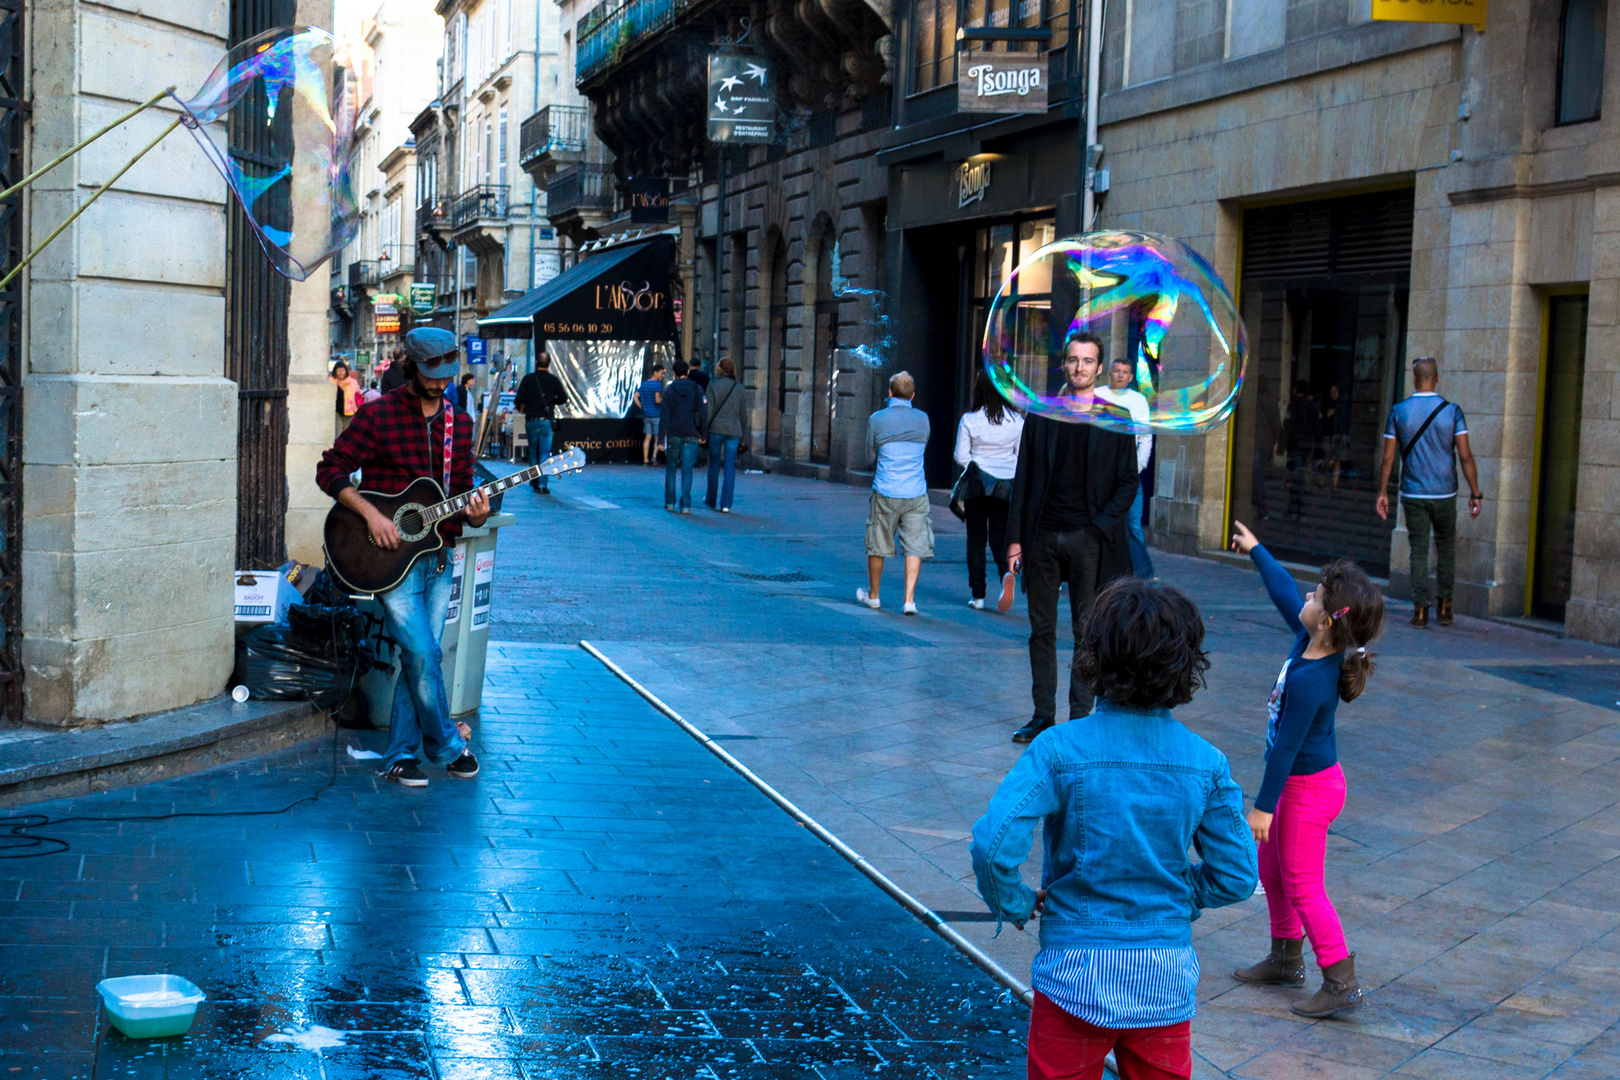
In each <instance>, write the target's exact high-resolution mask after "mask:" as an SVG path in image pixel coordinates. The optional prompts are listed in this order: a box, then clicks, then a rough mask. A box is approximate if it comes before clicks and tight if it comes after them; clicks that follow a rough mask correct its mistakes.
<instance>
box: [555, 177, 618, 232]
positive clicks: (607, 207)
mask: <svg viewBox="0 0 1620 1080" xmlns="http://www.w3.org/2000/svg"><path fill="white" fill-rule="evenodd" d="M615 197H616V193H615V191H614V186H613V170H612V169H611V168H610V167H608V166H606V165H589V164H579V165H572V166H570V167H568V168H566V169H564V170H562V171H561V172H559V173H558V174H557V175H556V176H553V177H552V178H551V183H550V184H549V185H547V187H546V216H547V217H548V218H550V219H552V220H553V221H555V220H556V219H557V218H560V217H562V216H563V215H565V214H570V213H577V212H579V211H581V210H595V211H598V212H601V213H606V214H611V213H612V212H613V208H614V204H615Z"/></svg>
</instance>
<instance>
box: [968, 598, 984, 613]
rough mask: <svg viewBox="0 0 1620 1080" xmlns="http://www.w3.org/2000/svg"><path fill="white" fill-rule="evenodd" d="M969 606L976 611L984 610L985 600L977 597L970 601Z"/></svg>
mask: <svg viewBox="0 0 1620 1080" xmlns="http://www.w3.org/2000/svg"><path fill="white" fill-rule="evenodd" d="M968 607H970V608H972V609H973V610H974V611H983V610H984V601H983V600H982V599H979V598H977V597H976V598H974V599H972V600H969V601H968Z"/></svg>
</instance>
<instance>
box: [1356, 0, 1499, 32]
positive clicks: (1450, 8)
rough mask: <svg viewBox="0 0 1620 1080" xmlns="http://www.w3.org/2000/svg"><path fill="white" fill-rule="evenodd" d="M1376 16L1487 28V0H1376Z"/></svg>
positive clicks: (1394, 20)
mask: <svg viewBox="0 0 1620 1080" xmlns="http://www.w3.org/2000/svg"><path fill="white" fill-rule="evenodd" d="M1372 17H1373V18H1374V19H1382V20H1384V21H1386V22H1426V23H1459V24H1461V23H1472V24H1473V27H1474V29H1475V30H1484V29H1485V0H1372Z"/></svg>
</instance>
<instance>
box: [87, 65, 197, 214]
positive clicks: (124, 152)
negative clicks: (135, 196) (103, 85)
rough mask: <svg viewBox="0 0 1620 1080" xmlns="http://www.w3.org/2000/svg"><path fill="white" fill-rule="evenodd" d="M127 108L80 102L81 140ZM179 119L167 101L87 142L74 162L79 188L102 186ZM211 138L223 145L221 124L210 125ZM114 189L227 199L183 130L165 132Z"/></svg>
mask: <svg viewBox="0 0 1620 1080" xmlns="http://www.w3.org/2000/svg"><path fill="white" fill-rule="evenodd" d="M198 85H201V84H200V83H199V84H198ZM156 89H161V88H155V89H154V91H152V92H156ZM196 89H197V87H195V86H193V87H184V86H183V87H181V88H180V91H181V96H182V97H184V96H186V95H188V94H190V93H191V92H192V91H194V90H196ZM128 109H129V105H128V103H127V102H123V101H104V100H101V99H98V98H84V99H83V101H82V105H81V109H80V114H79V132H80V135H79V137H80V138H84V137H86V136H88V135H90V134H92V133H93V132H95V131H96V130H98V129H99V128H101V127H103V126H105V125H106V124H109V123H111V122H112V121H113V120H114V119H115V118H116V117H118V116H119V115H120V114H122V113H124V112H127V111H128ZM178 115H180V110H179V108H178V107H177V106H174V105H173V104H172V103H166V105H160V106H158V107H157V108H152V109H148V110H146V111H145V112H143V113H141V114H140V115H139V116H137V117H135V118H134V119H132V120H127V121H125V122H124V123H122V124H120V125H119V126H118V127H116V128H114V129H113V130H112V131H109V132H108V133H107V134H105V135H103V136H102V137H101V138H100V139H97V140H96V141H95V142H93V143H91V144H90V145H89V146H88V147H86V148H85V149H84V151H83V153H81V154H80V155H79V158H78V168H79V184H80V185H81V187H82V188H85V189H93V188H97V187H100V186H101V185H102V184H104V183H106V182H107V181H108V180H109V179H111V177H112V176H113V174H114V173H116V172H117V171H118V170H119V169H121V168H123V167H124V165H125V163H126V162H128V161H129V160H130V159H131V158H133V157H134V156H135V155H136V154H138V153H140V152H141V148H142V147H144V146H146V144H147V143H149V142H151V141H152V140H153V139H155V138H157V137H158V135H159V134H160V133H161V132H162V131H163V129H164V128H166V127H168V126H169V124H171V123H173V122H174V119H175V117H176V116H178ZM209 134H210V135H211V137H212V138H213V139H214V141H215V144H216V145H223V144H224V140H225V131H224V125H222V124H215V125H213V128H212V130H211V131H210V133H209ZM112 190H113V191H128V192H138V193H140V194H145V195H158V196H163V197H167V198H180V199H190V200H194V201H197V202H214V203H223V202H224V201H225V179H224V177H222V176H220V175H219V170H218V169H216V168H214V166H213V165H212V164H210V163H209V161H208V158H207V157H206V156H204V154H203V151H202V147H200V146H198V145H197V140H196V139H195V138H194V137H193V136H192V134H191V132H189V131H188V130H186V129H185V128H184V127H180V128H176V129H175V130H174V131H171V132H169V134H168V136H167V137H166V138H164V140H163V141H162V142H160V143H158V144H157V146H155V147H153V148H152V149H151V150H150V151H148V152H147V154H146V156H144V157H142V158H141V159H140V160H139V161H137V162H136V163H135V165H134V166H133V167H132V168H131V169H130V170H129V171H128V172H126V173H125V174H124V175H123V176H122V177H121V178H119V181H118V183H117V184H116V185H115V186H114V187H113V189H112ZM84 194H85V196H86V197H88V196H89V195H90V194H91V192H90V191H89V190H86V191H85V192H84ZM108 194H111V192H109V193H108ZM102 198H103V199H106V198H107V196H106V195H103V196H102ZM81 220H83V219H81Z"/></svg>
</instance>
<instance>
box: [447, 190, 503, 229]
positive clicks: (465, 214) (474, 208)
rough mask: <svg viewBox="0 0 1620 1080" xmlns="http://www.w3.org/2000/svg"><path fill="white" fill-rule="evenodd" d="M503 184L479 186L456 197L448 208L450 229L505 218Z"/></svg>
mask: <svg viewBox="0 0 1620 1080" xmlns="http://www.w3.org/2000/svg"><path fill="white" fill-rule="evenodd" d="M507 191H508V188H507V185H505V184H479V185H478V186H476V187H471V188H468V189H467V190H466V191H463V192H462V193H461V194H460V195H458V196H456V201H455V203H454V204H453V205H452V206H451V208H450V227H451V228H452V229H459V228H461V227H462V226H464V225H468V224H470V223H472V222H474V221H479V220H484V219H489V218H494V219H496V220H504V219H505V218H506V193H507Z"/></svg>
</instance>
